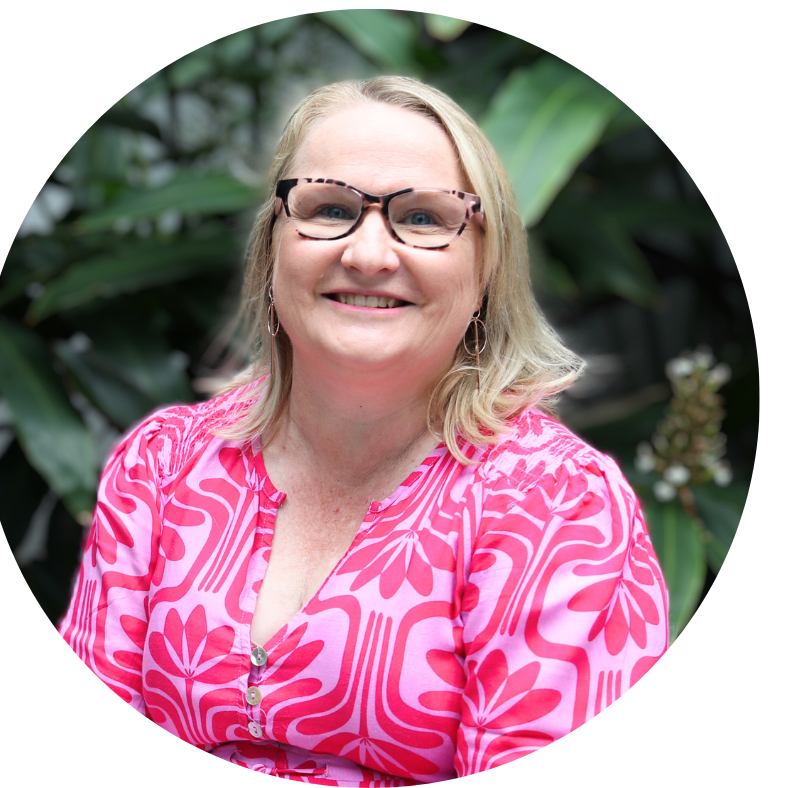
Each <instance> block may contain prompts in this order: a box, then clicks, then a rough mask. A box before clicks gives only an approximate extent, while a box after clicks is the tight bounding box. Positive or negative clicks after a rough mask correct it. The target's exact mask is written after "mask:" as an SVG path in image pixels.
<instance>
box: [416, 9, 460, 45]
mask: <svg viewBox="0 0 788 788" xmlns="http://www.w3.org/2000/svg"><path fill="white" fill-rule="evenodd" d="M470 24H471V23H470V22H466V21H465V20H464V19H455V18H454V17H453V16H441V15H440V14H424V25H425V27H426V28H427V32H428V33H429V34H430V35H431V36H432V37H433V38H434V39H436V40H437V41H454V39H455V38H459V37H460V36H461V35H462V34H463V33H464V32H465V31H466V30H467V29H468V28H469V27H470Z"/></svg>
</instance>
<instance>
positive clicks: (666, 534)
mask: <svg viewBox="0 0 788 788" xmlns="http://www.w3.org/2000/svg"><path fill="white" fill-rule="evenodd" d="M644 503H645V508H646V520H647V521H648V530H649V534H650V536H651V541H652V543H653V545H654V549H655V550H656V553H657V557H658V558H659V563H660V566H661V567H662V571H663V572H664V574H665V582H666V583H667V586H668V594H669V599H670V634H671V641H672V640H674V639H675V638H676V637H677V636H678V635H679V634H680V633H681V630H682V629H684V627H685V626H686V624H687V622H688V621H689V620H690V618H692V616H693V614H694V613H695V611H696V610H697V607H698V603H699V601H700V595H701V592H702V590H703V583H704V580H705V579H706V555H705V551H704V548H703V542H702V540H701V532H700V529H699V528H698V526H697V525H696V524H695V523H694V522H693V520H692V518H691V517H690V516H689V515H688V514H687V512H686V511H685V510H684V508H683V507H682V506H681V504H679V503H677V502H676V501H670V502H668V503H658V502H657V501H656V500H654V498H653V497H651V496H648V497H645V501H644Z"/></svg>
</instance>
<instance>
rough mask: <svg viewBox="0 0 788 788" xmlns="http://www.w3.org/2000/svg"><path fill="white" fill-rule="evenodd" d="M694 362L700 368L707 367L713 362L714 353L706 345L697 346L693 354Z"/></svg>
mask: <svg viewBox="0 0 788 788" xmlns="http://www.w3.org/2000/svg"><path fill="white" fill-rule="evenodd" d="M693 358H694V359H695V364H696V365H697V366H699V367H700V368H701V369H708V368H709V367H710V366H711V365H712V364H713V363H714V355H713V354H712V352H711V351H710V350H709V349H708V348H706V347H699V348H698V349H697V350H696V351H695V353H694V354H693Z"/></svg>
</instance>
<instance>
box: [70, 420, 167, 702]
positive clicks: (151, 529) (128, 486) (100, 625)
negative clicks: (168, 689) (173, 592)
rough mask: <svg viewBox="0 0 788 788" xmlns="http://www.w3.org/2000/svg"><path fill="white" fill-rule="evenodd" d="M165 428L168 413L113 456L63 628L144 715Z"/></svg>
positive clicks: (145, 426) (130, 438)
mask: <svg viewBox="0 0 788 788" xmlns="http://www.w3.org/2000/svg"><path fill="white" fill-rule="evenodd" d="M162 426H163V416H162V413H159V414H155V415H154V416H152V417H150V418H149V419H148V420H146V421H145V422H143V423H142V424H141V425H140V426H138V427H137V428H136V429H135V430H133V431H132V432H131V433H130V434H129V435H128V436H127V437H126V438H125V439H124V440H123V441H122V442H121V443H120V444H119V445H118V447H117V448H116V449H115V450H114V452H113V453H112V454H111V456H110V458H109V461H108V462H107V465H106V467H105V469H104V473H103V474H102V477H101V481H100V483H99V490H98V501H97V504H96V510H95V513H94V515H93V522H92V525H91V528H90V531H89V533H88V537H87V541H86V544H85V550H84V553H83V557H82V563H81V566H80V569H79V573H78V575H77V579H76V582H75V585H74V590H73V593H72V597H71V603H70V605H69V608H68V610H67V612H66V615H65V616H64V618H63V620H62V621H61V623H60V627H59V629H60V633H61V635H62V636H63V637H64V638H65V640H66V641H67V642H68V644H69V645H70V646H71V648H72V649H73V650H74V651H75V652H76V654H77V656H79V657H80V659H82V661H83V662H85V663H86V664H87V666H88V667H89V668H90V669H91V670H92V671H93V672H94V673H95V674H96V675H97V676H98V677H99V678H101V679H102V680H103V681H104V682H105V683H106V684H107V685H108V686H109V687H111V688H112V689H113V690H114V691H115V692H116V693H117V694H118V695H120V697H122V698H123V699H124V700H126V701H127V702H128V703H130V704H131V705H132V706H134V708H136V709H137V710H138V711H140V712H142V713H143V714H144V713H145V704H144V702H143V699H142V649H143V646H144V642H145V636H146V633H147V626H148V607H147V605H148V592H149V590H150V587H151V580H152V578H153V575H154V572H155V568H156V559H157V556H158V552H159V544H160V540H161V518H160V502H159V497H160V496H159V470H160V469H159V463H160V462H161V461H162V459H163V455H165V454H166V451H165V452H162V451H161V450H162V448H163V447H164V448H167V446H166V441H164V440H163V436H162ZM170 448H171V447H170Z"/></svg>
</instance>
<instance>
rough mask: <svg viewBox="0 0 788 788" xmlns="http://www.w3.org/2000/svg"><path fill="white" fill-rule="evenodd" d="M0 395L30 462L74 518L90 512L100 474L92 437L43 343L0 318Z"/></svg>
mask: <svg viewBox="0 0 788 788" xmlns="http://www.w3.org/2000/svg"><path fill="white" fill-rule="evenodd" d="M0 391H1V392H2V394H3V396H4V397H5V399H6V402H7V404H8V406H9V408H10V410H11V413H12V415H13V419H14V426H15V428H16V434H17V439H18V440H19V442H20V444H21V445H22V449H23V450H24V453H25V456H26V457H27V459H28V461H29V462H30V464H31V465H32V466H33V467H34V468H35V469H36V470H37V471H38V472H39V473H40V474H41V476H43V477H44V479H46V481H47V482H48V483H49V485H50V486H51V487H52V488H53V489H54V490H55V491H56V492H57V493H58V494H60V495H61V496H63V497H64V499H65V501H66V504H67V505H68V506H69V508H70V509H71V511H72V512H73V513H74V514H75V515H76V514H79V513H80V512H81V511H83V510H84V509H85V508H89V507H90V505H91V501H92V500H93V498H94V491H95V487H96V479H97V470H98V468H97V462H96V455H95V448H94V445H93V441H92V439H91V437H90V433H89V432H88V429H87V427H86V426H85V424H84V423H83V421H82V419H81V418H80V417H79V414H78V413H77V412H76V410H74V408H73V406H72V405H71V403H70V402H69V399H68V396H67V395H66V392H65V390H64V389H63V385H62V383H61V381H60V379H59V378H58V377H57V375H56V374H55V372H54V370H53V369H52V364H51V361H50V356H49V352H48V350H47V346H46V343H45V342H44V341H43V340H42V339H41V338H40V337H38V336H37V335H36V334H34V333H33V332H32V331H28V330H27V329H25V328H22V327H21V326H18V325H16V324H14V323H10V322H9V321H7V320H5V319H2V318H0ZM72 507H73V508H72Z"/></svg>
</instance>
